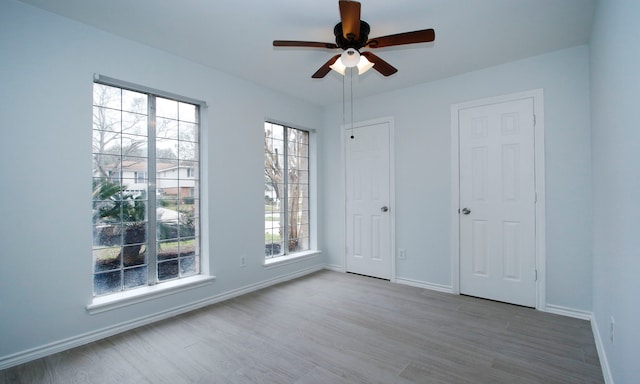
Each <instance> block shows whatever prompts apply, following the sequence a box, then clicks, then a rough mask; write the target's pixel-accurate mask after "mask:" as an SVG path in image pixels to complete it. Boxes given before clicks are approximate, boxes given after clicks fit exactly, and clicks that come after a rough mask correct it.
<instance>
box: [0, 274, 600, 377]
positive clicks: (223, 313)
mask: <svg viewBox="0 0 640 384" xmlns="http://www.w3.org/2000/svg"><path fill="white" fill-rule="evenodd" d="M74 382H79V383H80V382H82V383H117V384H126V383H154V384H155V383H221V384H229V383H240V384H244V383H278V384H285V383H292V384H314V383H323V384H324V383H336V384H344V383H438V384H442V383H456V384H467V383H498V384H499V383H505V384H506V383H509V384H511V383H521V384H535V383H545V384H546V383H603V378H602V373H601V368H600V363H599V360H598V356H597V351H596V348H595V344H594V340H593V335H592V333H591V327H590V325H589V323H588V322H586V321H582V320H576V319H571V318H567V317H563V316H558V315H552V314H548V313H542V312H538V311H535V310H532V309H530V308H523V307H518V306H513V305H508V304H504V303H498V302H493V301H488V300H482V299H477V298H473V297H468V296H457V295H450V294H446V293H442V292H435V291H429V290H425V289H421V288H417V287H411V286H406V285H399V284H392V283H389V282H387V281H383V280H379V279H374V278H367V277H363V276H357V275H350V274H342V273H337V272H329V271H321V272H318V273H315V274H312V275H309V276H305V277H303V278H300V279H296V280H293V281H290V282H287V283H283V284H279V285H276V286H273V287H270V288H267V289H264V290H261V291H258V292H253V293H250V294H247V295H244V296H241V297H237V298H234V299H232V300H229V301H226V302H223V303H219V304H216V305H212V306H209V307H207V308H202V309H199V310H197V311H193V312H190V313H187V314H183V315H180V316H176V317H174V318H172V319H167V320H163V321H160V322H157V323H154V324H151V325H148V326H144V327H140V328H138V329H135V330H132V331H129V332H126V333H123V334H120V335H117V336H114V337H110V338H107V339H105V340H101V341H98V342H95V343H91V344H88V345H86V346H82V347H79V348H75V349H72V350H69V351H65V352H61V353H58V354H55V355H51V356H48V357H45V358H42V359H38V360H35V361H32V362H29V363H26V364H22V365H19V366H16V367H13V368H9V369H7V370H4V371H0V383H74Z"/></svg>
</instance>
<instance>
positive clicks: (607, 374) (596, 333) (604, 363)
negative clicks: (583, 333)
mask: <svg viewBox="0 0 640 384" xmlns="http://www.w3.org/2000/svg"><path fill="white" fill-rule="evenodd" d="M591 331H592V332H593V338H594V339H595V341H596V350H597V351H598V358H599V359H600V367H602V376H604V382H605V384H614V383H613V376H611V370H610V369H609V361H608V360H607V352H606V351H605V350H604V343H603V341H602V336H601V335H600V330H599V328H598V323H597V321H596V318H595V316H593V317H592V318H591Z"/></svg>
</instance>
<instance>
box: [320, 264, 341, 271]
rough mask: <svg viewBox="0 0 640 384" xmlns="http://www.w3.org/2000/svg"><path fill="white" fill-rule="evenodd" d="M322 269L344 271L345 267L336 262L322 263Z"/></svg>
mask: <svg viewBox="0 0 640 384" xmlns="http://www.w3.org/2000/svg"><path fill="white" fill-rule="evenodd" d="M324 269H328V270H330V271H334V272H343V273H344V272H345V269H344V267H343V266H342V265H338V264H325V265H324Z"/></svg>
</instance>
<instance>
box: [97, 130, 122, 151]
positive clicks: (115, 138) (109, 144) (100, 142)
mask: <svg viewBox="0 0 640 384" xmlns="http://www.w3.org/2000/svg"><path fill="white" fill-rule="evenodd" d="M121 149H122V135H120V134H119V133H116V132H109V131H96V130H94V131H93V153H101V154H109V155H119V154H120V152H121Z"/></svg>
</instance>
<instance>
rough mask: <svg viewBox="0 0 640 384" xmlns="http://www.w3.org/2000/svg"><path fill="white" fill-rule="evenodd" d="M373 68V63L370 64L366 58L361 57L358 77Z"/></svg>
mask: <svg viewBox="0 0 640 384" xmlns="http://www.w3.org/2000/svg"><path fill="white" fill-rule="evenodd" d="M371 68H373V63H372V62H370V61H369V60H368V59H367V58H366V57H364V56H360V61H359V62H358V75H362V74H363V73H365V72H367V71H368V70H370V69H371Z"/></svg>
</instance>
